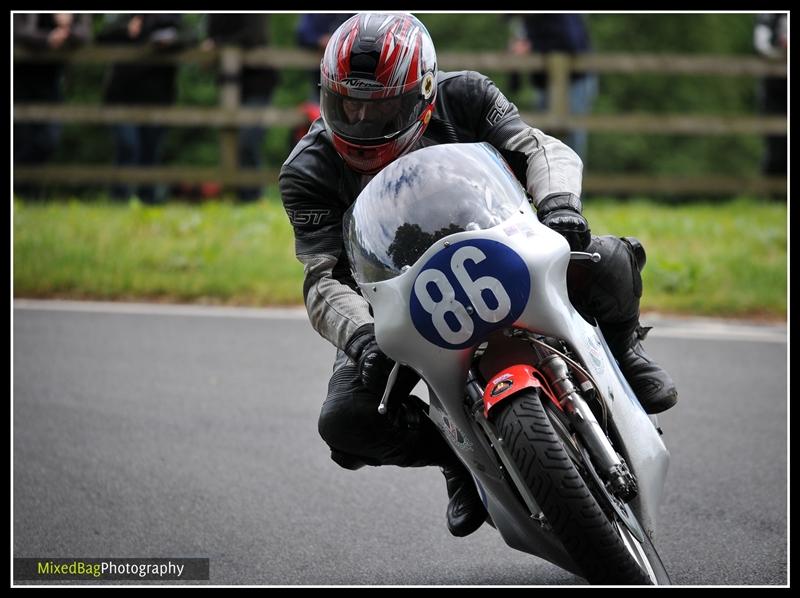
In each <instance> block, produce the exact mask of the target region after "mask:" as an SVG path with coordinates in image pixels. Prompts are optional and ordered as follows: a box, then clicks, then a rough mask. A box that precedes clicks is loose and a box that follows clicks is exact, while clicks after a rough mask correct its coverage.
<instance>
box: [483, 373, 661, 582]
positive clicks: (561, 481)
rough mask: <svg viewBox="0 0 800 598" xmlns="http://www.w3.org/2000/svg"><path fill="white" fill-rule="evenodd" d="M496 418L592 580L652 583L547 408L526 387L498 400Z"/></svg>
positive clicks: (554, 522)
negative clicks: (563, 441)
mask: <svg viewBox="0 0 800 598" xmlns="http://www.w3.org/2000/svg"><path fill="white" fill-rule="evenodd" d="M492 418H493V420H494V423H495V426H496V427H497V433H498V435H499V436H500V438H501V439H502V443H503V446H504V447H505V449H506V450H507V451H508V454H509V456H510V457H511V459H512V460H513V461H514V463H515V464H516V466H517V468H518V469H519V471H520V473H521V474H522V478H523V479H524V481H525V484H526V485H527V487H528V489H529V490H530V492H531V493H532V494H533V497H534V498H535V499H536V502H537V504H538V505H539V507H540V508H541V509H542V512H543V513H544V515H545V517H546V518H547V521H548V523H549V524H550V526H551V528H552V530H553V533H554V534H555V536H556V537H557V538H558V539H559V540H560V541H561V543H562V544H563V545H564V548H565V549H566V550H567V552H568V553H569V555H570V556H571V557H572V559H573V560H574V561H575V564H576V565H577V566H578V567H579V568H580V570H581V572H582V573H583V577H585V578H586V580H587V581H589V582H590V583H592V584H608V585H611V584H614V585H619V584H634V585H650V584H651V583H652V581H651V579H650V577H649V576H648V575H647V574H646V573H645V572H644V571H643V570H642V569H641V568H640V567H639V565H638V564H637V563H636V561H635V560H634V558H633V557H632V555H631V553H630V552H629V551H628V549H627V548H626V547H625V543H624V542H623V540H622V539H621V537H620V535H619V533H618V532H617V529H616V528H615V526H614V524H613V523H612V522H611V521H609V519H608V517H607V516H606V514H605V512H604V511H603V509H601V508H600V506H599V504H598V502H597V500H596V499H595V497H594V495H593V494H592V492H591V491H590V490H589V487H588V486H587V485H586V482H585V481H584V479H583V478H582V477H581V475H580V473H579V472H578V470H577V469H576V468H575V465H574V464H573V462H572V459H571V458H570V456H569V454H568V453H567V451H566V450H565V449H564V446H563V445H562V441H561V439H560V437H559V436H558V434H557V433H556V431H555V430H554V428H553V425H552V423H551V422H550V419H549V417H548V415H547V412H546V411H545V408H544V406H543V405H542V401H541V399H540V394H539V392H538V390H537V389H535V388H527V389H525V390H523V391H521V392H519V393H518V394H516V395H514V396H513V397H511V398H509V399H507V400H506V401H503V402H501V403H500V404H498V405H497V406H496V407H495V408H494V410H493V412H492Z"/></svg>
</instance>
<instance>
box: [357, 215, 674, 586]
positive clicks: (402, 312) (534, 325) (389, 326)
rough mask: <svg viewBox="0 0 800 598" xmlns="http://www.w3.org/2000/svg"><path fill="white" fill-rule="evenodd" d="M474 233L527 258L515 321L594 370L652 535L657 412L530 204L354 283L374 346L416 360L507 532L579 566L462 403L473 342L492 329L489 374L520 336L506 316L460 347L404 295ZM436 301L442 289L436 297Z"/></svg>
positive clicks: (565, 250)
mask: <svg viewBox="0 0 800 598" xmlns="http://www.w3.org/2000/svg"><path fill="white" fill-rule="evenodd" d="M480 240H483V241H492V242H496V243H499V244H501V245H503V246H504V247H505V248H507V249H509V250H510V251H512V252H513V253H514V254H516V255H517V256H519V257H520V258H521V259H522V261H523V262H524V264H525V266H526V267H527V274H528V275H529V278H530V285H529V286H530V292H529V296H528V298H527V301H526V302H525V306H524V309H523V310H522V312H521V314H520V315H519V316H518V317H517V318H516V320H515V321H514V322H513V327H514V328H521V329H525V330H528V331H531V332H533V333H536V334H541V335H544V336H548V337H556V338H560V339H562V340H564V341H566V342H567V344H568V345H569V347H570V348H571V350H572V351H573V353H574V355H575V356H576V357H577V359H578V361H580V362H581V364H582V365H583V366H584V368H585V369H586V370H587V371H588V372H589V374H590V375H591V376H592V378H593V379H594V380H595V382H596V384H597V388H596V391H597V392H598V393H599V394H600V395H601V396H602V400H603V401H604V402H605V404H606V405H607V408H608V426H609V428H610V430H611V431H612V432H613V434H612V435H611V437H612V438H613V439H615V447H616V449H617V451H618V452H619V453H620V454H621V455H622V457H623V458H624V459H625V460H626V462H627V463H628V466H629V468H630V470H631V472H632V473H633V475H634V476H635V477H636V480H637V482H638V495H637V496H636V497H635V498H634V499H633V500H632V501H631V502H630V506H631V508H632V510H633V511H634V513H635V514H636V516H637V518H638V519H639V522H640V523H641V525H642V528H643V529H644V531H645V533H647V534H648V535H649V536H650V537H651V538H653V536H654V534H655V530H656V522H657V513H658V509H659V505H660V503H661V500H662V494H663V488H664V480H665V477H666V473H667V468H668V465H669V452H668V451H667V448H666V447H665V445H664V443H663V442H662V440H661V438H660V435H659V430H658V428H657V425H656V424H657V422H656V419H655V417H653V416H648V415H647V414H646V413H645V412H644V410H643V409H642V407H641V405H640V403H639V401H638V400H637V399H636V396H635V395H634V393H633V391H632V390H631V388H630V386H629V385H628V383H627V382H626V381H625V379H624V377H623V375H622V373H621V372H620V370H619V367H618V366H617V363H616V361H615V359H614V357H613V356H612V354H611V351H610V349H609V347H608V345H607V344H606V342H605V340H604V339H603V336H602V334H601V333H600V331H599V329H598V328H597V327H596V326H594V325H592V324H590V323H589V322H587V321H586V320H585V319H584V318H583V317H582V316H581V315H580V314H579V313H578V312H577V311H576V310H575V308H574V307H573V306H572V304H571V303H570V301H569V297H568V294H567V288H566V271H567V266H568V265H569V261H570V250H569V245H568V243H567V242H566V240H565V239H564V238H563V237H562V236H561V235H559V234H558V233H556V232H554V231H552V230H551V229H549V228H547V227H546V226H544V225H542V224H541V223H540V222H539V221H538V219H537V218H536V216H535V214H534V213H533V211H532V209H530V207H529V206H527V204H525V205H523V206H521V209H520V213H519V214H517V215H515V216H513V217H512V218H511V219H509V220H507V221H506V222H504V223H502V224H501V225H498V226H495V227H493V228H490V229H487V230H475V231H465V232H459V233H455V234H453V235H450V236H448V237H445V238H444V239H441V240H439V241H437V242H436V243H434V244H433V245H432V246H431V247H429V248H428V250H427V251H426V252H425V253H424V254H423V255H422V256H421V257H420V258H419V259H418V260H417V261H416V262H415V263H414V265H413V266H411V267H410V268H408V269H407V270H406V271H405V272H403V273H402V274H400V275H398V276H396V277H394V278H392V279H390V280H385V281H382V282H375V283H364V284H361V285H360V286H361V289H362V292H363V294H364V296H365V297H366V298H367V299H368V301H369V302H370V304H371V305H372V308H373V312H374V316H375V334H376V338H377V341H378V344H379V346H380V347H381V349H382V350H383V351H384V352H385V353H386V354H387V355H388V356H389V357H391V358H392V359H394V360H395V361H397V362H398V363H400V364H403V365H406V366H408V367H410V368H412V369H413V370H415V371H416V372H417V373H418V374H419V375H420V376H421V378H422V379H423V380H424V381H425V383H426V384H427V386H428V389H429V391H430V392H429V394H430V417H431V419H432V420H433V421H434V423H436V424H437V425H438V426H439V428H440V429H441V430H442V433H443V436H444V437H445V439H446V440H447V441H448V443H449V444H450V446H451V447H452V448H453V450H454V452H455V453H456V455H458V457H459V458H460V459H461V460H462V461H463V462H464V464H465V465H466V466H467V467H468V469H469V470H470V471H471V473H472V475H473V477H474V478H475V481H476V483H477V486H478V489H479V492H480V494H481V498H482V499H483V501H484V503H485V505H486V509H487V511H488V512H489V515H490V517H491V520H492V522H493V524H494V526H495V527H496V528H497V530H498V531H499V532H500V534H501V536H502V537H503V539H504V541H505V542H506V543H507V544H508V545H509V546H511V547H513V548H515V549H518V550H521V551H523V552H527V553H529V554H533V555H536V556H539V557H541V558H544V559H546V560H548V561H550V562H552V563H555V564H556V565H559V566H560V567H562V568H564V569H567V570H569V571H572V572H573V573H576V574H580V573H579V572H578V571H577V569H576V567H575V565H574V563H573V562H572V559H571V558H570V557H569V555H568V554H567V553H566V551H565V550H564V548H563V547H562V545H561V543H560V542H559V541H558V540H557V539H556V538H555V536H554V535H553V534H552V533H551V532H550V531H549V530H548V528H547V526H544V525H542V524H541V522H539V521H537V520H536V519H535V518H533V517H532V516H531V512H530V509H526V506H525V504H523V503H522V502H520V500H519V498H518V495H517V494H516V493H515V491H514V490H513V489H512V488H511V487H509V484H508V481H507V479H508V474H507V473H506V474H504V472H503V469H502V468H501V464H500V463H498V459H497V456H496V453H495V450H494V449H493V448H492V446H490V444H489V443H488V442H487V435H486V433H485V430H486V427H485V426H486V425H487V424H486V423H483V425H481V424H479V423H478V422H476V420H475V419H474V417H473V416H472V415H471V414H470V412H469V411H468V409H467V408H466V405H465V397H466V390H465V389H466V385H467V380H468V377H469V370H470V368H471V367H472V365H473V356H474V354H475V350H476V348H477V347H478V345H479V343H481V342H483V341H485V340H487V339H488V338H489V337H491V338H492V339H493V340H492V341H490V343H489V350H488V351H487V355H486V357H487V359H486V363H487V364H488V363H491V364H492V365H491V368H492V369H491V370H490V371H485V372H484V375H485V377H486V380H490V379H492V378H493V377H494V376H496V375H497V374H498V373H501V372H502V371H503V370H504V369H506V368H509V367H511V366H517V365H520V364H524V363H525V362H524V361H520V355H524V350H522V348H521V345H522V343H520V342H519V341H518V342H516V343H514V342H513V341H512V340H511V339H508V340H507V341H503V340H501V338H500V337H501V336H502V334H501V332H502V330H501V329H502V328H508V326H507V325H503V326H498V327H497V329H496V330H494V331H492V332H491V334H489V335H487V338H481V339H478V343H474V344H472V345H470V346H467V347H464V348H457V349H451V348H445V347H442V346H437V344H434V343H433V342H431V341H430V340H429V339H428V338H426V337H425V336H423V334H422V333H421V332H420V330H419V329H418V327H417V326H415V323H414V321H413V320H412V314H411V311H410V309H409V305H410V302H411V297H412V294H413V293H414V289H415V284H416V283H417V279H418V277H419V276H420V274H421V273H422V272H423V271H424V270H425V268H426V265H427V264H428V262H429V261H430V260H431V258H434V257H435V256H437V255H440V254H441V255H443V256H445V257H448V254H447V253H443V252H450V251H452V247H453V246H454V245H456V244H459V243H460V242H462V241H472V242H474V241H480ZM487 259H491V256H489V257H488V258H487ZM462 265H463V264H462ZM491 267H496V268H503V267H504V264H503V263H497V264H491ZM449 300H450V301H451V302H452V301H453V299H452V298H450V299H449ZM442 301H448V298H447V297H442ZM489 353H491V355H489ZM530 355H531V356H532V353H530ZM529 365H535V364H531V363H529ZM545 400H547V399H546V398H545ZM480 417H483V415H481V416H480ZM489 425H491V424H489ZM512 477H513V476H512Z"/></svg>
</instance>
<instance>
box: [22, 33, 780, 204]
mask: <svg viewBox="0 0 800 598" xmlns="http://www.w3.org/2000/svg"><path fill="white" fill-rule="evenodd" d="M438 57H439V64H440V67H441V68H442V69H444V70H458V69H474V70H479V71H496V72H513V71H518V72H535V71H546V72H547V73H548V75H549V77H548V81H549V89H548V93H549V96H550V100H551V101H550V103H549V105H550V109H549V111H548V112H544V113H531V112H525V111H523V112H522V117H523V119H525V120H526V122H529V123H532V124H535V126H536V127H538V128H541V129H543V130H548V131H550V130H552V131H564V130H569V129H575V128H583V129H585V130H587V131H590V132H591V131H594V132H615V133H620V134H629V133H646V134H669V135H675V134H681V135H734V134H759V135H766V134H772V135H782V134H786V132H787V120H786V118H785V117H762V116H749V115H742V116H716V115H705V114H704V115H691V114H641V113H634V114H624V115H598V114H595V115H589V116H571V115H570V114H569V109H568V84H569V73H570V72H571V71H573V70H592V71H594V72H597V73H617V74H640V73H658V74H662V75H666V74H671V75H691V76H710V75H713V76H742V77H763V76H775V77H786V76H787V66H786V64H785V63H774V62H769V61H765V60H762V59H760V58H758V57H754V56H717V55H713V56H709V55H673V54H635V55H631V54H590V55H582V56H569V55H564V54H551V55H547V56H544V55H540V54H531V55H525V56H515V55H510V54H506V53H503V52H494V53H493V52H480V53H473V52H458V53H456V52H441V53H439V56H438ZM53 60H57V61H60V62H65V63H68V64H71V63H82V64H110V63H124V62H136V63H144V62H148V63H177V64H182V65H183V64H197V65H203V66H209V67H212V66H214V65H217V68H218V69H219V70H220V71H221V73H222V74H223V75H224V76H223V81H226V82H225V83H223V84H222V85H221V89H220V93H219V105H218V106H217V107H190V106H163V107H162V106H158V107H141V106H94V105H92V106H87V105H66V104H58V105H54V104H15V105H14V121H38V122H43V121H58V122H63V123H94V124H114V123H140V124H162V125H168V126H186V127H212V128H217V129H219V132H220V136H219V138H220V156H221V157H220V164H219V166H218V167H216V168H190V167H159V168H119V167H114V166H105V165H74V166H73V165H70V166H64V165H53V164H48V165H45V166H37V167H24V168H23V167H15V169H14V178H15V180H18V181H34V182H49V183H66V184H92V183H111V182H129V183H142V182H152V183H177V182H202V181H208V180H214V181H219V182H220V183H222V184H224V185H229V186H230V185H233V184H235V183H239V184H248V183H249V184H265V183H270V182H274V181H275V180H276V176H277V170H276V169H275V168H264V169H259V170H242V169H239V168H238V166H237V160H236V136H237V130H238V128H239V127H244V126H253V125H262V126H265V127H270V126H282V127H293V126H296V125H297V124H300V123H302V122H303V121H304V117H303V116H302V115H300V113H299V112H297V111H296V110H294V109H292V108H278V107H266V108H258V109H255V108H247V107H242V106H241V105H240V98H239V90H238V87H237V85H236V83H235V80H236V75H237V74H238V73H239V72H240V70H241V69H242V67H244V66H273V67H277V68H281V69H306V70H311V69H315V68H317V67H318V66H319V55H318V54H317V53H315V52H309V51H305V50H297V49H284V48H259V49H254V50H249V51H242V50H240V49H239V48H234V47H224V48H219V49H217V50H210V51H206V50H201V49H199V48H192V49H188V50H184V51H181V52H174V53H158V52H155V51H154V50H152V49H148V48H131V47H127V46H124V47H117V46H88V47H83V48H79V49H76V50H72V51H66V52H57V53H55V52H31V51H28V50H25V49H21V48H15V49H14V62H15V63H19V62H48V61H53ZM583 187H584V190H585V191H588V192H602V193H612V192H635V193H648V192H657V193H662V192H664V193H672V194H681V193H697V192H702V193H711V194H714V193H724V194H728V193H736V192H754V193H785V192H786V180H785V179H784V178H766V177H759V178H737V177H718V176H701V177H666V178H661V177H649V176H643V175H636V174H633V175H604V174H602V173H592V174H589V173H587V175H586V177H585V178H584V185H583Z"/></svg>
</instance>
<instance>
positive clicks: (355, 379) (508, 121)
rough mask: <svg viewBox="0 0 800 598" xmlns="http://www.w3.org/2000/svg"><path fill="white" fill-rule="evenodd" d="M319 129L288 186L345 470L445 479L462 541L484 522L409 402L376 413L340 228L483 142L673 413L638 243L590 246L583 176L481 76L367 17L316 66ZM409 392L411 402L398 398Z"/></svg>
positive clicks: (651, 406)
mask: <svg viewBox="0 0 800 598" xmlns="http://www.w3.org/2000/svg"><path fill="white" fill-rule="evenodd" d="M320 74H321V78H320V80H321V94H320V108H321V118H320V119H318V120H317V121H315V122H314V123H313V125H312V126H311V128H310V129H309V131H308V133H307V134H306V135H305V137H303V139H302V140H301V141H300V142H299V143H298V144H297V145H296V146H295V148H294V149H293V151H292V152H291V154H290V155H289V157H288V158H287V159H286V161H285V162H284V164H283V166H282V168H281V173H280V177H279V187H280V192H281V198H282V201H283V204H284V207H285V209H286V212H287V214H288V217H289V220H290V222H291V224H292V227H293V231H294V236H295V252H296V255H297V258H298V260H299V261H300V262H301V263H302V264H303V266H304V284H303V295H304V300H305V305H306V308H307V311H308V314H309V318H310V321H311V324H312V326H313V327H314V329H315V330H316V331H317V332H318V333H319V334H320V335H321V336H322V337H324V338H325V339H327V340H328V341H330V342H331V343H332V344H333V345H334V346H335V347H336V348H337V355H336V358H335V361H334V365H333V374H332V376H331V378H330V381H329V384H328V395H327V397H326V399H325V401H324V403H323V405H322V408H321V412H320V417H319V422H318V429H319V433H320V435H321V436H322V438H323V439H324V440H325V442H326V443H327V444H328V446H329V447H330V449H331V458H332V459H333V460H334V461H335V462H336V463H337V464H339V465H340V466H342V467H344V468H348V469H356V468H358V467H361V466H363V465H365V464H366V465H372V466H379V465H398V466H401V467H419V466H427V465H437V466H439V467H440V468H441V469H442V472H443V474H444V476H445V480H446V487H447V492H448V497H449V504H448V508H447V524H448V529H449V530H450V532H451V533H452V534H453V535H455V536H465V535H468V534H470V533H472V532H474V531H475V530H476V529H478V528H479V527H480V526H481V525H482V523H483V522H484V521H485V519H486V516H487V513H486V510H485V508H484V506H483V503H482V502H481V499H480V497H479V495H478V492H477V490H476V488H475V484H474V482H473V480H472V477H471V475H470V474H469V471H468V470H467V469H466V467H465V466H464V465H463V464H462V463H461V461H460V460H459V458H458V457H457V456H456V455H455V454H454V453H453V451H452V450H451V449H450V447H449V446H448V444H447V443H446V441H445V440H444V439H443V438H442V436H441V434H440V433H439V431H438V429H437V428H436V426H435V424H433V423H432V422H431V421H430V420H429V419H428V417H427V416H426V415H425V412H426V408H427V405H426V404H425V403H424V402H423V401H422V400H420V399H418V398H417V397H414V396H413V395H409V394H408V393H409V392H410V391H411V390H412V389H413V386H414V384H415V383H416V380H413V379H407V380H403V381H401V383H400V386H401V387H402V388H401V392H400V393H399V394H400V395H404V396H402V397H398V399H397V400H393V401H392V405H393V407H392V409H391V410H390V412H389V413H388V414H387V415H385V416H384V415H380V414H378V411H377V405H378V402H379V401H380V398H381V396H382V394H383V391H384V388H385V386H386V383H387V379H388V375H389V372H390V371H391V368H392V366H393V362H392V361H391V360H390V359H389V358H388V357H387V356H386V355H385V354H384V353H383V352H382V351H381V350H380V348H379V347H378V345H377V342H376V340H375V332H374V324H373V319H372V316H371V314H370V309H369V304H368V303H367V301H366V299H364V298H363V297H362V296H361V295H360V294H359V292H358V285H357V284H356V283H355V281H354V280H353V278H352V275H351V272H350V266H349V263H348V260H347V256H346V253H345V250H344V245H343V233H342V216H343V214H344V212H345V211H346V210H347V208H348V207H349V206H350V205H351V204H352V203H353V202H354V201H355V199H356V197H357V196H358V194H359V193H360V191H361V190H362V189H363V188H364V186H366V184H367V183H368V182H369V180H371V178H372V176H374V174H376V173H377V172H379V171H380V170H381V169H382V168H383V167H385V166H386V165H387V164H389V163H390V162H392V161H393V160H395V159H397V158H398V157H400V156H402V155H403V154H406V153H408V152H411V151H414V150H416V149H419V148H421V147H426V146H429V145H434V144H441V143H455V142H467V143H468V142H478V141H486V142H488V143H490V144H491V145H493V146H494V147H495V148H497V149H498V150H499V151H500V152H501V154H502V155H503V156H504V157H505V159H506V160H507V162H508V163H509V165H510V166H511V167H512V169H513V171H514V174H515V175H516V177H517V178H518V179H519V181H520V182H521V183H522V185H523V186H524V187H525V189H526V190H527V192H528V194H529V195H530V197H531V202H532V204H533V206H534V207H535V208H536V210H537V216H538V218H539V220H540V221H541V222H542V223H543V224H545V225H546V226H548V227H550V228H551V229H553V230H555V231H557V232H558V233H560V234H562V235H563V236H564V237H565V238H566V240H567V241H568V242H569V244H570V247H571V249H572V250H573V251H588V252H597V253H599V254H600V255H601V260H600V262H598V263H593V262H590V261H575V262H572V263H571V264H570V267H569V270H568V280H567V283H568V288H569V293H570V299H571V301H572V302H573V303H574V305H575V306H576V308H577V309H579V310H580V311H582V312H584V313H586V314H588V315H590V316H592V317H594V318H595V319H596V321H597V323H598V326H599V327H600V329H601V331H602V332H603V335H604V337H605V339H606V341H607V342H608V344H609V347H610V348H611V350H612V353H613V355H614V357H615V358H616V359H617V361H618V362H619V365H620V369H621V371H622V372H623V374H624V375H625V377H626V379H627V380H628V382H629V383H630V385H631V387H632V388H633V390H634V392H635V393H636V395H637V397H638V398H639V400H640V402H641V403H642V406H643V407H644V409H645V411H646V412H648V413H658V412H660V411H663V410H665V409H668V408H670V407H672V406H673V405H674V404H675V403H676V401H677V390H676V388H675V384H674V383H673V381H672V379H671V377H670V376H669V374H668V373H667V372H666V371H665V370H664V369H663V368H661V367H660V366H659V365H658V364H656V363H655V362H654V361H653V360H652V358H650V357H649V356H648V355H647V353H645V351H644V348H643V346H642V343H641V341H642V340H643V338H644V336H645V334H646V331H647V330H648V329H646V328H643V327H642V326H640V324H639V302H640V298H641V294H642V282H641V276H640V270H641V268H643V267H644V263H645V253H644V249H643V248H642V246H641V244H640V243H639V242H638V241H637V240H636V239H634V238H632V237H627V238H622V239H620V238H617V237H613V236H592V234H591V231H590V228H589V224H588V222H587V221H586V219H585V218H584V217H583V215H582V203H581V199H580V195H581V181H582V169H583V165H582V163H581V160H580V158H579V157H578V156H577V154H576V153H575V152H574V151H572V150H571V149H570V148H569V147H568V146H567V145H565V144H564V143H562V142H561V141H559V140H558V139H556V138H554V137H551V136H549V135H547V134H545V133H544V132H542V131H541V130H539V129H536V128H534V127H531V126H529V125H528V124H526V123H525V122H524V121H522V119H521V118H520V116H519V112H518V110H517V108H516V106H515V105H514V104H513V103H511V102H510V101H508V99H507V98H506V97H505V96H504V95H503V94H502V92H501V91H500V90H499V89H498V88H497V87H496V86H495V84H494V83H493V82H492V81H491V80H490V79H489V78H487V77H485V76H484V75H482V74H480V73H478V72H475V71H458V72H444V71H440V70H439V69H438V67H437V62H436V52H435V49H434V45H433V42H432V40H431V38H430V35H429V34H428V32H427V30H426V28H425V26H424V25H423V24H422V23H421V22H420V21H419V20H418V19H417V18H415V17H414V16H412V15H410V14H404V13H402V14H401V13H361V14H357V15H355V16H353V17H352V18H350V19H348V20H347V21H346V22H345V23H343V24H342V25H341V26H340V27H339V28H338V29H337V30H336V31H335V32H334V34H333V35H332V36H331V39H330V41H329V42H328V45H327V47H326V50H325V54H324V56H323V58H322V61H321V64H320ZM403 390H404V391H405V392H402V391H403Z"/></svg>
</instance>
